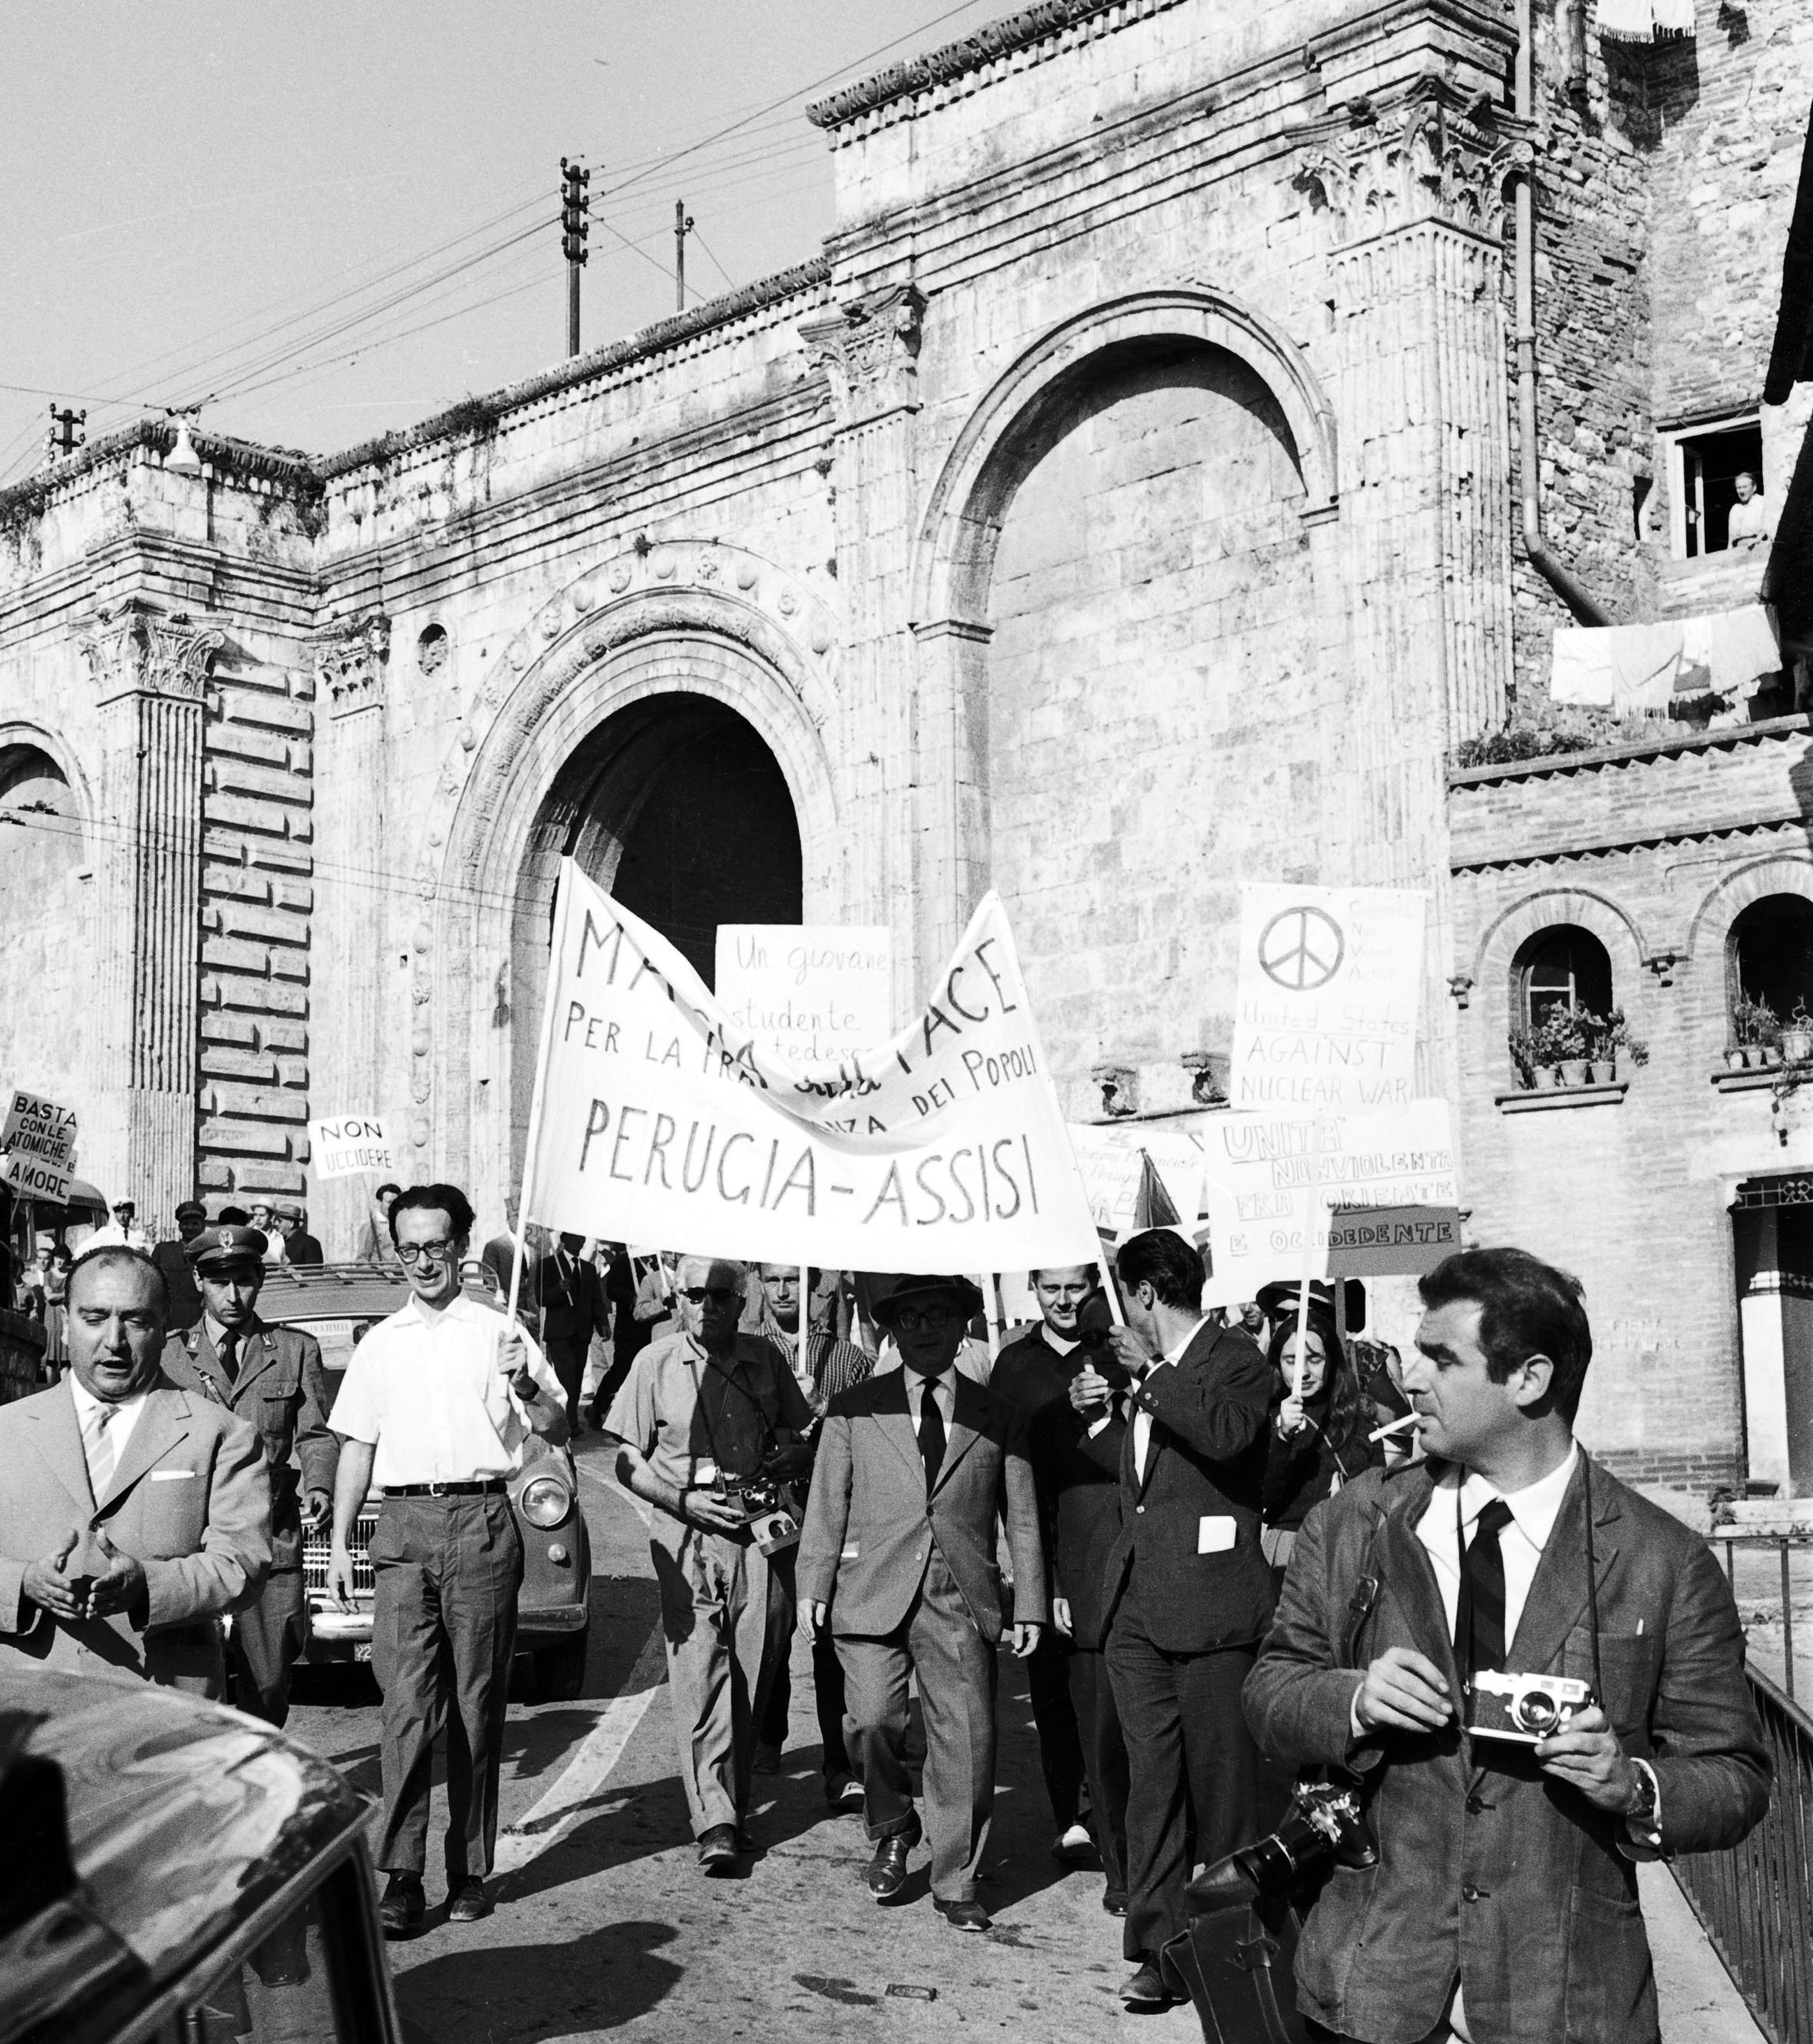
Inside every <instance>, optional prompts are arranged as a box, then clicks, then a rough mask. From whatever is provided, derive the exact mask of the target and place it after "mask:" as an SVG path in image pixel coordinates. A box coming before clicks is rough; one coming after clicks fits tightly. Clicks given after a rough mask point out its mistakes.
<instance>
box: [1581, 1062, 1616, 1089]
mask: <svg viewBox="0 0 1813 2044" xmlns="http://www.w3.org/2000/svg"><path fill="white" fill-rule="evenodd" d="M1586 1082H1587V1084H1588V1085H1616V1084H1617V1083H1618V1060H1617V1058H1616V1057H1615V1056H1612V1057H1598V1058H1594V1059H1593V1060H1592V1063H1591V1064H1589V1065H1588V1066H1587V1071H1586Z"/></svg>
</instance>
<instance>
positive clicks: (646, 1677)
mask: <svg viewBox="0 0 1813 2044" xmlns="http://www.w3.org/2000/svg"><path fill="white" fill-rule="evenodd" d="M580 1461H581V1470H582V1478H581V1485H582V1496H583V1500H584V1504H585V1507H586V1517H587V1519H588V1520H589V1521H590V1525H591V1529H592V1542H593V1571H594V1574H593V1586H592V1598H593V1603H592V1609H593V1625H592V1652H591V1658H590V1666H589V1668H588V1670H587V1678H586V1694H585V1696H584V1697H583V1698H582V1700H579V1701H578V1702H576V1703H571V1704H541V1705H536V1706H532V1707H524V1706H522V1705H513V1707H512V1709H511V1712H510V1725H509V1741H508V1746H507V1757H506V1759H505V1768H504V1780H503V1790H502V1796H503V1807H502V1819H503V1824H504V1827H505V1835H504V1838H503V1841H502V1843H501V1849H500V1859H501V1863H502V1865H504V1866H505V1867H506V1868H508V1869H510V1871H509V1873H508V1876H507V1877H506V1878H505V1880H504V1881H503V1882H502V1884H501V1888H500V1904H499V1907H498V1909H497V1914H496V1915H494V1916H493V1917H492V1918H490V1920H489V1921H487V1922H486V1923H481V1924H478V1925H475V1926H471V1927H465V1928H463V1929H455V1928H451V1927H447V1925H446V1924H444V1923H443V1922H442V1920H441V1911H440V1900H441V1897H440V1879H439V1877H438V1873H437V1871H436V1868H435V1864H434V1860H433V1857H432V1854H433V1850H434V1848H433V1846H432V1845H431V1849H430V1873H429V1878H428V1894H429V1900H430V1911H429V1923H430V1928H429V1929H428V1931H426V1932H425V1933H424V1934H423V1935H422V1936H421V1937H420V1938H416V1939H414V1940H413V1942H409V1943H406V1944H398V1945H393V1946H391V1947H390V1958H391V1963H392V1966H393V1969H394V1973H395V1975H396V1979H397V1996H398V2004H399V2005H400V2007H401V2011H402V2016H403V2022H404V2028H405V2034H406V2035H407V2037H408V2038H409V2044H553V2040H556V2039H559V2040H563V2041H564V2040H574V2044H577V2040H580V2039H583V2038H590V2037H594V2036H599V2035H602V2034H607V2033H608V2034H617V2033H622V2034H627V2035H629V2036H632V2037H643V2038H657V2037H659V2038H678V2037H682V2036H686V2037H692V2036H699V2035H707V2034H709V2035H712V2036H721V2037H725V2038H760V2039H769V2038H776V2037H779V2036H781V2035H782V2034H785V2035H786V2036H787V2037H789V2038H791V2039H793V2040H797V2044H805V2040H809V2039H814V2038H825V2039H831V2038H835V2039H837V2040H838V2044H869V2040H871V2039H873V2040H876V2041H877V2044H882V2040H889V2044H891V2040H893V2039H897V2038H921V2037H935V2036H942V2035H946V2034H954V2033H955V2032H957V2031H974V2030H975V2029H976V2028H978V2027H981V2028H984V2029H992V2030H993V2029H998V2030H1008V2031H1016V2032H1017V2033H1018V2034H1021V2035H1023V2036H1027V2037H1033V2038H1040V2039H1046V2038H1051V2039H1063V2040H1066V2041H1067V2040H1070V2039H1073V2038H1074V2039H1081V2038H1103V2037H1114V2036H1118V2035H1120V2034H1127V2035H1128V2036H1132V2035H1135V2034H1136V2035H1138V2036H1139V2037H1141V2038H1147V2039H1150V2040H1152V2044H1161V2041H1162V2040H1164V2039H1167V2038H1170V2039H1181V2040H1194V2039H1197V2038H1200V2034H1201V2032H1200V2029H1199V2027H1198V2026H1197V2021H1196V2018H1195V2016H1194V2015H1193V2014H1192V2013H1191V2012H1190V2011H1189V2010H1187V2009H1179V2010H1173V2011H1171V2012H1170V2014H1169V2015H1165V2016H1162V2017H1158V2018H1136V2017H1130V2016H1127V2015H1123V2014H1122V2012H1121V2010H1120V2004H1119V2002H1118V2001H1117V2000H1116V1995H1115V1990H1116V1988H1117V1987H1118V1986H1119V1984H1120V1981H1121V1978H1122V1977H1123V1975H1124V1972H1125V1970H1126V1969H1125V1968H1124V1965H1123V1964H1122V1962H1121V1959H1120V1932H1119V1926H1118V1925H1117V1924H1116V1923H1114V1922H1112V1920H1111V1919H1109V1918H1108V1917H1107V1916H1105V1915H1103V1913H1102V1911H1101V1907H1100V1894H1101V1881H1100V1877H1099V1876H1098V1875H1095V1874H1091V1873H1063V1872H1062V1870H1061V1869H1059V1868H1058V1867H1057V1866H1056V1865H1054V1862H1053V1861H1052V1860H1051V1858H1050V1857H1049V1850H1048V1849H1049V1846H1050V1844H1051V1819H1050V1812H1049V1811H1048V1809H1047V1806H1046V1804H1045V1800H1044V1792H1043V1785H1042V1784H1041V1783H1040V1781H1039V1774H1038V1760H1037V1753H1036V1749H1035V1746H1034V1743H1033V1738H1032V1730H1031V1711H1030V1709H1029V1708H1028V1706H1027V1701H1026V1694H1025V1687H1024V1683H1023V1682H1022V1681H1020V1680H1019V1679H1018V1675H1017V1669H1015V1667H1014V1665H1013V1663H1012V1662H1010V1661H1008V1660H1007V1659H1005V1658H1004V1659H1003V1662H1002V1677H1003V1692H1004V1700H1003V1710H1002V1719H1003V1741H1002V1752H1001V1783H1002V1786H1001V1793H1000V1795H999V1796H998V1797H997V1801H996V1806H995V1812H996V1814H995V1826H994V1831H993V1835H992V1840H991V1852H990V1857H989V1865H988V1869H987V1877H988V1886H987V1888H986V1890H985V1896H986V1900H987V1902H988V1904H989V1908H990V1910H991V1911H992V1912H993V1915H994V1917H995V1927H994V1930H993V1932H992V1933H991V1934H989V1936H988V1937H986V1938H966V1937H962V1936H960V1935H959V1934H957V1933H956V1932H954V1931H950V1930H948V1929H947V1928H946V1927H945V1926H944V1925H943V1923H941V1922H940V1921H939V1919H937V1918H936V1917H935V1916H934V1915H933V1914H932V1911H931V1904H930V1901H929V1899H928V1892H927V1889H926V1886H925V1875H924V1871H923V1869H924V1862H925V1859H926V1852H925V1849H924V1847H923V1846H922V1847H921V1848H920V1850H919V1852H918V1853H917V1854H916V1855H915V1860H916V1865H917V1867H918V1868H919V1869H920V1872H919V1874H918V1878H917V1881H916V1883H915V1885H914V1886H913V1888H912V1890H911V1891H910V1892H912V1895H913V1896H914V1898H915V1899H914V1900H913V1901H912V1903H911V1904H908V1905H907V1906H906V1907H905V1908H898V1909H893V1910H889V1911H882V1910H880V1909H878V1908H876V1907H875V1905H874V1904H873V1903H871V1902H870V1900H869V1897H868V1895H867V1892H866V1890H865V1888H864V1887H863V1882H862V1876H863V1871H864V1869H865V1867H866V1865H867V1861H868V1848H867V1846H866V1845H865V1843H864V1842H863V1838H862V1831H861V1827H860V1826H859V1825H858V1823H856V1822H855V1820H853V1819H850V1818H847V1817H844V1818H837V1817H832V1816H831V1815H828V1813H827V1812H826V1810H825V1808H824V1800H823V1797H822V1795H821V1792H820V1779H819V1773H818V1765H817V1758H818V1751H817V1731H816V1724H815V1723H814V1721H813V1718H812V1700H811V1689H810V1686H809V1681H808V1680H807V1677H806V1673H805V1661H804V1658H803V1656H801V1655H799V1654H796V1657H795V1680H794V1689H793V1731H792V1741H791V1743H790V1745H789V1750H788V1752H787V1755H786V1765H785V1772H784V1773H782V1776H781V1777H780V1778H779V1779H778V1780H777V1781H766V1782H762V1783H761V1784H760V1785H759V1787H760V1789H761V1794H760V1797H759V1800H758V1803H757V1805H756V1810H755V1817H754V1823H753V1828H754V1830H755V1835H756V1837H757V1838H758V1840H759V1842H760V1844H761V1846H762V1854H761V1856H760V1858H758V1859H757V1860H756V1861H755V1862H754V1864H753V1865H752V1867H751V1869H750V1870H749V1872H748V1873H747V1876H746V1877H744V1878H742V1879H739V1880H734V1881H708V1880H706V1879H705V1878H703V1877H701V1875H700V1874H699V1873H698V1871H697V1867H696V1865H695V1863H694V1860H693V1848H692V1844H691V1841H690V1838H689V1835H688V1833H687V1829H686V1808H685V1804H684V1802H683V1800H682V1796H681V1792H680V1785H679V1781H678V1777H677V1776H676V1774H675V1772H674V1760H673V1752H672V1731H671V1728H670V1723H669V1719H668V1715H667V1704H666V1696H665V1693H664V1692H663V1687H662V1685H663V1678H664V1671H663V1656H662V1652H661V1643H660V1637H659V1632H658V1631H656V1629H655V1585H654V1581H653V1574H652V1571H651V1568H650V1566H649V1560H648V1549H647V1541H646V1539H645V1537H644V1535H643V1525H642V1522H641V1520H640V1518H639V1516H637V1508H636V1505H635V1504H633V1503H632V1500H629V1499H628V1497H627V1496H625V1494H624V1493H622V1492H621V1491H620V1490H618V1489H616V1487H615V1485H613V1484H611V1483H610V1482H609V1480H608V1477H607V1474H606V1466H605V1457H604V1454H603V1450H602V1449H601V1447H599V1445H598V1444H597V1439H596V1437H595V1436H594V1437H593V1439H591V1440H590V1442H589V1443H586V1445H585V1447H583V1448H582V1454H581V1458H580ZM290 1730H291V1731H292V1732H293V1733H294V1735H296V1736H297V1737H298V1738H300V1739H302V1740H304V1741H305V1742H306V1743H308V1744H309V1745H310V1746H313V1747H314V1748H315V1749H316V1750H317V1751H319V1752H321V1753H323V1754H326V1755H327V1756H328V1758H331V1759H332V1760H333V1761H334V1762H336V1765H339V1766H340V1767H341V1768H343V1769H344V1770H345V1771H346V1773H348V1775H349V1776H350V1777H351V1779H352V1780H353V1781H355V1783H356V1784H357V1785H359V1787H361V1788H366V1789H368V1790H370V1791H371V1792H372V1793H373V1794H374V1795H375V1794H376V1792H377V1789H378V1704H377V1692H376V1690H375V1688H374V1686H373V1685H371V1682H370V1681H369V1679H368V1678H367V1677H366V1676H365V1675H364V1674H363V1673H362V1672H355V1671H348V1672H346V1673H337V1672H336V1673H321V1674H319V1675H309V1674H308V1673H306V1672H305V1673H304V1675H303V1677H302V1687H301V1690H300V1702H299V1704H298V1708H297V1709H296V1710H295V1712H294V1714H293V1715H292V1717H291V1719H290ZM439 1825H440V1805H439V1801H438V1797H437V1803H436V1831H435V1833H434V1836H435V1837H436V1838H438V1836H439ZM1645 1904H1646V1908H1647V1909H1648V1910H1649V1911H1650V1916H1651V1919H1652V1923H1653V1925H1654V1940H1655V1943H1656V1946H1657V1951H1658V1954H1659V1955H1660V1958H1661V1969H1660V1970H1661V1991H1662V1997H1663V2016H1664V2032H1665V2038H1668V2039H1669V2040H1671V2044H1673V2040H1680V2044H1684V2040H1686V2039H1688V2038H1692V2039H1694V2040H1695V2044H1742V2040H1748V2039H1753V2038H1755V2037H1756V2036H1757V2031H1756V2030H1755V2028H1754V2026H1753V2024H1752V2023H1750V2020H1749V2018H1748V2016H1747V2015H1745V2014H1744V2012H1743V2011H1742V2008H1741V2006H1740V2005H1738V2004H1737V2003H1736V2000H1735V1996H1734V1995H1733V1993H1732V1991H1731V1988H1730V1983H1729V1982H1728V1981H1727V1979H1726V1977H1725V1976H1724V1973H1723V1969H1721V1968H1720V1967H1719V1965H1718V1962H1717V1961H1716V1960H1715V1959H1714V1958H1712V1957H1711V1954H1710V1952H1709V1951H1708V1950H1707V1947H1706V1946H1705V1943H1704V1939H1703V1938H1700V1934H1699V1931H1698V1927H1697V1926H1696V1924H1695V1923H1693V1920H1692V1917H1691V1916H1690V1915H1688V1911H1687V1910H1686V1908H1685V1905H1684V1904H1683V1903H1682V1902H1681V1900H1680V1897H1679V1895H1678V1893H1677V1891H1676V1890H1675V1889H1674V1888H1673V1884H1672V1882H1670V1881H1669V1880H1668V1878H1667V1877H1666V1876H1665V1875H1661V1876H1660V1877H1656V1878H1652V1879H1650V1881H1646V1884H1645ZM928 1989H929V1990H932V1991H934V1992H935V2000H928V1999H927V1998H925V1991H926V1990H928Z"/></svg>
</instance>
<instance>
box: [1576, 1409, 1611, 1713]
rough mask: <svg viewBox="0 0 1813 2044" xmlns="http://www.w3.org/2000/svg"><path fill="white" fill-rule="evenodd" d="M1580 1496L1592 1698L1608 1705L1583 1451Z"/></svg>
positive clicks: (1588, 1465)
mask: <svg viewBox="0 0 1813 2044" xmlns="http://www.w3.org/2000/svg"><path fill="white" fill-rule="evenodd" d="M1580 1481H1581V1500H1582V1502H1583V1503H1584V1504H1585V1506H1586V1613H1587V1622H1588V1624H1589V1625H1591V1627H1592V1700H1593V1701H1594V1702H1595V1703H1596V1704H1598V1706H1599V1707H1600V1709H1601V1710H1604V1708H1605V1678H1604V1675H1603V1674H1602V1673H1600V1666H1599V1558H1598V1557H1597V1556H1596V1554H1594V1553H1593V1551H1592V1457H1591V1456H1590V1455H1589V1454H1588V1453H1587V1451H1586V1450H1585V1449H1584V1448H1582V1449H1581V1451H1580Z"/></svg>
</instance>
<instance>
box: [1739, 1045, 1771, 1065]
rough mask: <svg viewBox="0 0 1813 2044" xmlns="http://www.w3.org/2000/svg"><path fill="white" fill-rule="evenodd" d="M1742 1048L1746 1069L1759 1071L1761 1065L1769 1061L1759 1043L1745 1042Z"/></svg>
mask: <svg viewBox="0 0 1813 2044" xmlns="http://www.w3.org/2000/svg"><path fill="white" fill-rule="evenodd" d="M1743 1049H1744V1069H1745V1070H1746V1071H1747V1072H1760V1071H1761V1070H1762V1068H1763V1066H1765V1065H1766V1064H1767V1063H1768V1062H1769V1058H1768V1055H1767V1054H1766V1053H1765V1051H1764V1049H1763V1047H1762V1045H1761V1043H1746V1044H1745V1045H1744V1047H1743Z"/></svg>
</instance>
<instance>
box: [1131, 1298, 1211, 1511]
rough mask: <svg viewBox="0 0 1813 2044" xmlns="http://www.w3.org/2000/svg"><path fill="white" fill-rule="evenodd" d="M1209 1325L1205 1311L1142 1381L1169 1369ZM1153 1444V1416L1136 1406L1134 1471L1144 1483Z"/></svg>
mask: <svg viewBox="0 0 1813 2044" xmlns="http://www.w3.org/2000/svg"><path fill="white" fill-rule="evenodd" d="M1207 1326H1208V1314H1207V1313H1204V1315H1203V1316H1202V1318H1201V1319H1200V1320H1198V1321H1197V1324H1196V1325H1195V1326H1194V1327H1192V1328H1191V1329H1190V1331H1189V1333H1188V1334H1187V1335H1185V1336H1184V1338H1183V1339H1182V1340H1181V1342H1179V1343H1177V1345H1176V1347H1173V1348H1168V1349H1166V1351H1165V1353H1164V1354H1162V1356H1160V1357H1159V1358H1158V1361H1157V1362H1155V1363H1154V1364H1153V1365H1152V1366H1151V1368H1150V1370H1147V1373H1146V1374H1145V1376H1144V1377H1142V1378H1141V1380H1140V1381H1141V1382H1142V1383H1144V1384H1150V1382H1151V1381H1152V1378H1153V1376H1154V1374H1155V1373H1156V1372H1157V1371H1158V1370H1168V1369H1169V1368H1170V1366H1171V1365H1172V1364H1173V1363H1174V1362H1177V1360H1178V1359H1179V1358H1181V1356H1182V1354H1183V1352H1184V1350H1185V1349H1187V1348H1188V1347H1189V1345H1190V1343H1192V1342H1193V1341H1194V1340H1195V1339H1196V1338H1197V1335H1200V1333H1201V1332H1202V1331H1203V1329H1204V1327H1207ZM1151 1445H1152V1416H1151V1414H1150V1412H1147V1410H1146V1408H1145V1407H1144V1406H1143V1405H1139V1406H1135V1408H1134V1412H1133V1473H1134V1474H1135V1476H1136V1477H1139V1481H1141V1482H1142V1483H1143V1482H1144V1481H1146V1452H1147V1449H1148V1448H1150V1447H1151Z"/></svg>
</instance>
